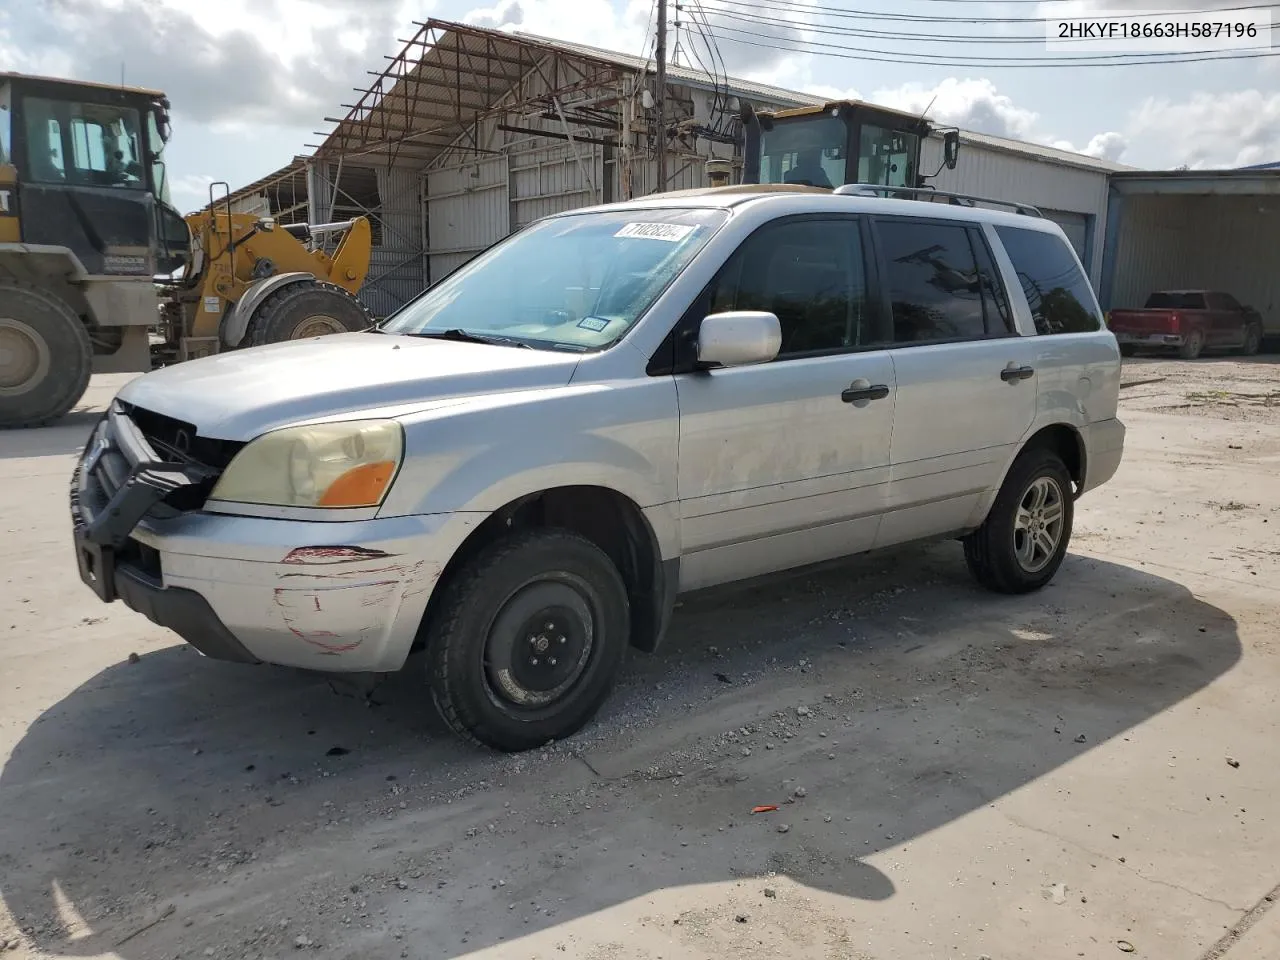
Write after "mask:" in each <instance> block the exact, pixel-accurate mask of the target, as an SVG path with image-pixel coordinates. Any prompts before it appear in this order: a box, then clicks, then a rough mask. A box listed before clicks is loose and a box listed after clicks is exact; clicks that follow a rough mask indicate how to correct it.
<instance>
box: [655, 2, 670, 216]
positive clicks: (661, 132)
mask: <svg viewBox="0 0 1280 960" xmlns="http://www.w3.org/2000/svg"><path fill="white" fill-rule="evenodd" d="M653 56H654V59H655V60H656V61H657V62H658V90H657V94H656V95H655V96H654V98H653V99H654V112H655V113H656V114H657V115H658V192H659V193H661V192H662V191H664V190H666V189H667V0H658V43H657V49H655V50H654V54H653Z"/></svg>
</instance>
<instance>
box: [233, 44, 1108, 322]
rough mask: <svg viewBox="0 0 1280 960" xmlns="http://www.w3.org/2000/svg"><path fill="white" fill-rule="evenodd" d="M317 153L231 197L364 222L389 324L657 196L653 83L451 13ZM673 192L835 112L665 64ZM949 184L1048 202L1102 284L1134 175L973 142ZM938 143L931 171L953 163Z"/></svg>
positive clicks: (643, 63)
mask: <svg viewBox="0 0 1280 960" xmlns="http://www.w3.org/2000/svg"><path fill="white" fill-rule="evenodd" d="M388 59H389V63H388V66H387V67H386V68H385V69H383V70H380V71H372V70H371V71H369V72H370V74H371V75H372V76H373V78H374V80H373V82H372V84H371V85H370V86H369V87H368V88H367V89H365V90H362V91H359V92H360V97H359V99H357V101H356V102H355V104H354V105H353V106H351V107H350V108H349V109H348V112H347V113H346V115H345V116H341V117H326V118H325V120H326V122H329V123H333V124H335V125H336V126H335V127H334V128H333V130H332V131H331V132H330V133H328V134H327V135H325V136H324V140H323V142H321V143H320V144H318V145H316V146H315V148H314V153H313V154H312V155H310V156H308V157H299V158H295V160H294V161H293V162H291V163H290V164H289V165H288V166H286V167H284V168H283V169H281V170H279V171H277V172H276V173H274V174H272V175H270V176H268V177H264V178H263V179H262V180H260V181H257V182H256V183H253V184H249V185H248V186H246V187H244V188H241V189H240V190H237V191H235V193H234V194H233V195H232V201H233V204H234V205H235V206H236V208H238V209H244V210H250V209H262V210H263V212H266V210H265V209H264V207H265V208H269V210H270V212H271V213H272V214H273V215H275V216H276V217H278V218H280V219H281V220H282V221H284V222H297V221H300V220H308V221H309V222H312V223H318V222H332V221H335V220H342V219H345V218H347V217H350V216H352V215H355V214H358V213H363V214H367V215H368V216H369V217H370V218H371V220H372V222H373V228H374V229H373V232H374V238H373V239H374V253H373V263H372V265H371V269H370V272H369V278H368V280H367V281H366V283H365V286H364V289H363V290H362V291H361V298H362V299H364V300H365V302H366V303H367V304H368V305H369V307H370V309H371V310H372V311H373V312H374V313H375V314H377V315H380V316H381V315H386V314H387V313H390V312H392V311H393V310H395V309H396V308H398V307H399V306H400V305H401V304H403V303H405V302H406V301H407V300H409V299H410V298H411V297H413V296H414V295H416V294H417V293H418V292H419V291H420V290H421V289H422V288H423V287H424V286H426V285H427V284H429V283H431V282H434V281H435V280H438V279H439V278H440V277H442V276H444V275H446V274H448V273H449V272H451V271H452V270H454V269H456V268H457V267H458V266H459V265H460V264H462V263H464V262H465V261H466V260H468V259H470V258H471V257H473V256H474V255H475V254H476V253H478V252H480V251H481V250H483V249H485V248H486V247H488V246H489V245H490V244H492V243H494V242H496V241H497V240H500V239H502V238H503V237H504V236H506V235H507V234H509V233H510V232H512V231H514V230H517V229H519V228H520V227H522V226H523V225H525V224H527V223H529V222H531V221H533V220H535V219H537V218H539V217H542V216H546V215H547V214H550V213H556V212H560V211H563V210H568V209H572V208H575V207H580V206H585V205H588V204H593V203H602V202H609V201H612V200H618V199H626V198H628V197H632V196H641V195H644V194H646V193H651V192H654V191H655V190H657V189H659V185H658V182H657V180H658V175H657V161H656V149H655V148H656V145H657V142H658V140H657V138H658V137H659V136H661V135H662V133H661V132H660V130H659V125H658V123H657V122H656V121H657V116H658V114H657V99H658V97H657V95H658V90H657V85H656V79H655V76H654V65H653V63H652V62H651V61H647V60H645V59H644V58H641V57H635V56H631V55H628V54H621V53H616V52H612V51H606V50H600V49H596V48H594V47H589V46H584V45H581V44H573V43H566V42H562V41H555V40H548V39H545V38H540V37H533V36H527V35H524V34H519V33H516V34H512V33H506V32H502V31H496V30H486V29H481V28H477V27H472V26H467V25H463V24H457V23H451V22H447V21H440V20H428V21H426V22H423V23H420V24H418V32H417V33H416V35H415V36H414V37H413V38H412V39H411V40H410V41H409V42H408V43H407V44H406V45H405V47H404V48H403V49H402V50H401V52H400V53H399V55H397V56H396V57H392V58H388ZM665 99H666V103H665V110H664V114H663V115H664V116H665V118H666V131H665V135H666V142H667V153H668V179H667V183H666V184H665V189H668V190H676V189H681V188H685V187H691V186H700V185H702V184H703V183H704V182H705V180H704V164H705V161H706V160H707V159H709V158H711V157H717V158H723V159H728V160H731V161H736V162H737V164H738V166H739V169H740V164H741V146H740V143H741V124H740V120H739V115H740V112H741V110H742V108H743V107H744V106H746V105H748V104H749V105H751V106H752V107H753V108H755V109H757V110H769V109H779V108H785V107H795V106H806V105H812V104H820V103H822V102H823V101H822V99H821V98H816V97H814V96H811V95H809V94H803V93H796V92H793V91H788V90H782V89H778V88H776V87H770V86H767V85H762V84H756V83H751V82H748V81H743V80H736V79H730V78H725V77H723V76H721V77H715V76H712V75H710V74H707V73H704V72H702V71H699V70H693V69H690V68H688V67H682V66H676V65H671V66H669V67H668V71H667V85H666V98H665ZM961 142H962V145H963V146H962V149H961V153H960V162H959V165H958V167H957V169H956V170H954V171H948V170H945V169H943V170H942V171H941V174H940V175H939V176H938V177H937V179H936V180H935V181H933V182H934V183H935V184H936V185H937V186H938V188H939V189H946V190H955V191H957V192H964V193H972V194H979V195H984V196H991V197H994V198H998V199H1007V200H1018V201H1021V202H1024V203H1030V204H1034V205H1036V206H1039V207H1041V208H1042V209H1043V211H1044V212H1045V214H1046V215H1047V216H1050V217H1052V218H1053V219H1055V220H1057V221H1058V222H1059V223H1061V224H1062V225H1063V227H1064V229H1065V230H1066V232H1067V234H1068V236H1069V237H1070V238H1071V240H1072V242H1073V243H1074V244H1075V246H1076V248H1077V250H1078V251H1079V253H1080V256H1081V258H1082V260H1083V261H1084V262H1085V264H1086V266H1087V267H1088V268H1089V270H1090V273H1091V274H1092V275H1093V276H1094V278H1095V280H1096V278H1097V276H1098V272H1099V270H1100V267H1101V255H1102V247H1103V243H1102V231H1103V230H1104V228H1105V224H1106V204H1107V198H1108V192H1107V178H1108V175H1109V174H1110V173H1112V172H1114V171H1118V170H1124V169H1127V168H1124V167H1121V166H1119V165H1117V164H1110V163H1106V162H1104V161H1100V160H1094V159H1092V158H1089V157H1085V156H1082V155H1078V154H1073V153H1067V152H1065V151H1061V150H1055V149H1052V148H1049V147H1042V146H1036V145H1031V144H1025V143H1019V142H1017V141H1013V140H1005V139H1002V138H998V137H991V136H986V135H983V134H977V133H962V135H961ZM941 144H942V141H941V137H940V136H938V137H934V138H930V141H929V142H927V144H926V146H925V149H924V150H923V156H922V160H921V163H922V167H923V168H924V172H931V171H932V170H933V169H935V168H941V167H942V163H941V149H942V147H941Z"/></svg>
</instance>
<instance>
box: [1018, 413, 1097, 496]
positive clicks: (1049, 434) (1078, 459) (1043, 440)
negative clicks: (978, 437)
mask: <svg viewBox="0 0 1280 960" xmlns="http://www.w3.org/2000/svg"><path fill="white" fill-rule="evenodd" d="M1032 447H1046V448H1048V449H1050V450H1052V451H1053V452H1054V453H1056V454H1057V455H1058V456H1059V457H1061V458H1062V462H1063V463H1064V464H1065V465H1066V467H1067V472H1068V473H1069V474H1071V480H1072V482H1073V483H1074V484H1075V486H1076V495H1077V496H1078V495H1079V491H1080V490H1081V489H1083V487H1084V479H1085V474H1086V472H1087V470H1088V467H1089V462H1088V450H1087V448H1086V447H1085V442H1084V437H1083V436H1081V434H1080V431H1079V430H1078V429H1077V428H1076V427H1074V426H1073V425H1071V424H1069V423H1051V424H1049V425H1048V426H1045V427H1041V428H1040V429H1039V430H1037V431H1036V432H1035V433H1033V434H1032V435H1031V436H1030V437H1028V438H1027V441H1026V443H1024V444H1023V445H1022V450H1029V449H1031V448H1032ZM1022 450H1019V451H1018V452H1019V453H1021V452H1022ZM1005 473H1006V474H1007V473H1008V469H1006V470H1005ZM1002 482H1003V481H1002Z"/></svg>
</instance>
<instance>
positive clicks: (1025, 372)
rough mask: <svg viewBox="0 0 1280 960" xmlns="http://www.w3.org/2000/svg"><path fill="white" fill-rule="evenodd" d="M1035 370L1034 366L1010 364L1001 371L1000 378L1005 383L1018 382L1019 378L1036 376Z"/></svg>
mask: <svg viewBox="0 0 1280 960" xmlns="http://www.w3.org/2000/svg"><path fill="white" fill-rule="evenodd" d="M1035 372H1036V371H1035V368H1034V367H1015V366H1014V365H1013V364H1010V365H1009V366H1007V367H1005V368H1004V369H1003V370H1001V371H1000V379H1001V380H1003V381H1004V382H1005V383H1016V382H1017V381H1019V380H1029V379H1030V378H1031V377H1033V376H1035Z"/></svg>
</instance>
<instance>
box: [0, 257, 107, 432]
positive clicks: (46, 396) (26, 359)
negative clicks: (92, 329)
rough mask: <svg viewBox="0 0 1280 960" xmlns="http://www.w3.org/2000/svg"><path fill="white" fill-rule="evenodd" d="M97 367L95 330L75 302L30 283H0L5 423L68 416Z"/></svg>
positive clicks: (0, 403)
mask: <svg viewBox="0 0 1280 960" xmlns="http://www.w3.org/2000/svg"><path fill="white" fill-rule="evenodd" d="M92 372H93V345H92V344H91V343H90V342H89V332H88V331H87V330H85V327H84V324H83V323H81V322H80V317H79V316H78V315H77V314H76V312H75V311H74V310H72V309H71V307H70V306H68V305H67V304H66V303H64V302H63V301H62V300H60V299H59V298H58V297H55V296H54V295H53V294H50V293H46V292H45V291H43V290H39V289H37V288H36V287H33V286H32V285H30V284H27V283H22V282H20V281H5V282H2V283H0V429H12V428H21V427H39V426H42V425H44V424H46V423H50V422H51V421H54V420H57V419H59V418H61V417H63V416H65V415H66V414H67V413H68V411H70V410H71V408H72V407H74V406H75V405H76V404H77V403H79V402H80V398H81V397H83V396H84V392H85V390H87V389H88V387H89V375H90V374H91V373H92Z"/></svg>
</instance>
